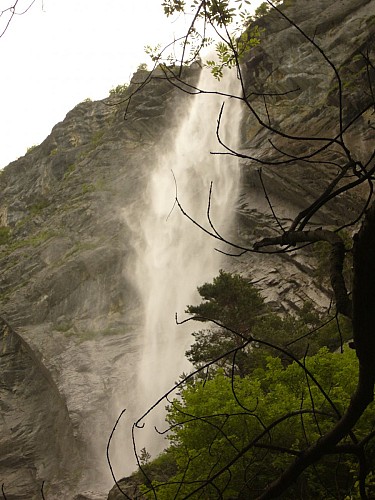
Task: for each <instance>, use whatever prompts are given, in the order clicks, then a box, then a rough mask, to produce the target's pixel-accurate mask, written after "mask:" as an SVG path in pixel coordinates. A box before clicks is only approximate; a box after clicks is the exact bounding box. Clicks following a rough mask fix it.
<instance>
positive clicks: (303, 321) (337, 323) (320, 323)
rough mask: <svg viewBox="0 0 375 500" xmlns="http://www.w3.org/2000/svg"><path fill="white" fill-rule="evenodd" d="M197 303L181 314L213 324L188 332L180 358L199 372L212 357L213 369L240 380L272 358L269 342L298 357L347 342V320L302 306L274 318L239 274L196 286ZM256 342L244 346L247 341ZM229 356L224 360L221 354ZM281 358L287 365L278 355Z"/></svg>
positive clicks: (310, 306)
mask: <svg viewBox="0 0 375 500" xmlns="http://www.w3.org/2000/svg"><path fill="white" fill-rule="evenodd" d="M198 292H199V294H200V295H201V297H202V299H203V302H202V303H201V304H199V305H198V306H188V308H187V312H188V313H189V314H192V315H193V318H194V319H196V320H198V321H209V320H211V321H214V323H211V325H212V324H213V326H210V328H208V329H204V330H199V331H197V332H194V333H193V337H194V343H193V344H192V346H191V348H190V349H189V350H188V351H187V353H186V356H187V358H188V359H189V361H190V362H191V363H192V364H193V365H194V367H195V368H197V369H200V368H202V367H203V366H204V365H206V364H207V363H210V362H211V361H212V360H215V359H217V360H218V361H217V362H216V363H215V365H214V367H211V370H212V369H214V368H215V367H217V366H219V367H221V368H223V370H224V371H225V373H227V374H228V375H229V374H230V373H231V372H232V370H233V369H234V371H235V373H236V374H238V375H240V376H244V375H248V374H250V373H251V372H252V371H253V370H254V369H255V368H257V367H260V366H264V364H265V359H266V357H267V356H269V355H278V354H279V353H278V352H277V351H276V350H275V348H273V347H272V346H273V345H274V344H277V345H278V346H281V347H283V348H285V349H287V348H289V347H291V346H292V352H293V355H294V356H295V357H297V358H302V357H303V356H305V355H306V354H307V353H308V354H309V355H312V354H315V353H316V352H317V351H318V350H319V348H320V347H321V346H323V345H325V346H327V347H328V348H329V349H330V350H335V349H337V348H339V347H340V345H341V344H342V342H343V341H346V340H348V339H349V338H351V328H350V324H349V322H348V321H347V320H346V319H345V318H343V317H340V318H339V319H336V318H323V317H322V316H321V315H319V314H317V312H316V311H315V310H314V309H313V307H312V305H311V304H310V303H308V302H306V303H305V304H304V306H303V307H302V309H301V310H299V311H298V312H297V314H295V315H294V314H284V315H282V316H281V315H280V314H277V313H275V312H274V311H272V310H270V308H269V307H267V306H266V304H265V303H264V300H263V298H262V296H261V295H260V293H259V292H258V290H257V289H256V288H255V286H254V285H253V284H252V283H251V282H250V281H249V280H247V279H245V278H243V277H242V276H240V275H236V274H231V273H226V272H224V271H220V273H219V275H218V276H217V277H215V278H214V279H213V282H212V283H205V284H204V285H202V286H200V287H198ZM250 337H251V338H255V339H258V340H257V341H255V342H251V343H249V344H248V345H246V346H245V347H243V346H244V344H246V343H247V342H248V341H249V339H250ZM227 352H230V353H231V355H230V356H223V355H224V354H225V353H227ZM283 359H284V360H285V362H288V358H287V357H286V356H285V355H284V356H283Z"/></svg>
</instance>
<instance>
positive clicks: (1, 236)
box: [0, 226, 12, 245]
mask: <svg viewBox="0 0 375 500" xmlns="http://www.w3.org/2000/svg"><path fill="white" fill-rule="evenodd" d="M11 234H12V233H11V230H10V227H7V226H0V245H6V244H7V243H9V241H10V239H11Z"/></svg>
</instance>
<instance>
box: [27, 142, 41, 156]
mask: <svg viewBox="0 0 375 500" xmlns="http://www.w3.org/2000/svg"><path fill="white" fill-rule="evenodd" d="M37 147H38V144H33V145H32V146H30V147H29V148H27V149H26V154H27V153H31V152H32V151H34V149H36V148H37Z"/></svg>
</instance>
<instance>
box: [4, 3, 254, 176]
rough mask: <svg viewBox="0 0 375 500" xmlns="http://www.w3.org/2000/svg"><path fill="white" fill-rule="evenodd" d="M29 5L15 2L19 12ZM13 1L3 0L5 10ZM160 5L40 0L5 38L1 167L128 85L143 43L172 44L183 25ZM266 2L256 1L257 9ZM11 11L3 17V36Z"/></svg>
mask: <svg viewBox="0 0 375 500" xmlns="http://www.w3.org/2000/svg"><path fill="white" fill-rule="evenodd" d="M31 1H32V0H18V2H17V6H16V10H17V11H18V12H22V11H23V10H25V9H26V8H27V7H28V6H29V5H30V3H31ZM15 3H16V0H0V12H1V11H2V10H4V9H7V8H8V7H9V6H11V5H14V4H15ZM161 3H162V0H101V1H99V0H35V1H34V3H33V5H32V6H31V7H30V9H29V10H28V11H27V12H26V13H25V14H23V15H15V16H13V18H12V20H11V22H10V24H9V26H8V28H7V30H6V31H5V33H4V34H3V35H2V36H1V37H0V68H1V73H0V74H1V78H0V169H1V168H3V167H5V166H6V165H7V164H8V163H10V162H11V161H13V160H16V159H17V158H19V157H20V156H23V155H24V154H25V153H26V151H27V148H28V147H31V146H33V145H36V144H40V143H41V142H42V141H43V140H44V139H45V138H46V137H47V136H48V134H49V133H50V132H51V129H52V127H53V126H54V125H55V124H56V123H58V122H60V121H62V120H63V119H64V117H65V115H66V114H67V113H68V111H69V110H70V109H72V108H73V107H74V106H75V105H76V104H78V103H79V102H81V101H83V100H84V99H86V98H90V99H92V100H96V99H103V98H105V97H106V96H108V94H109V90H110V89H111V88H113V87H115V86H116V85H118V84H123V83H127V82H129V80H130V78H131V76H132V74H133V73H134V72H135V71H136V69H137V67H138V66H139V64H141V63H148V64H149V65H150V64H151V62H150V59H149V58H148V56H147V55H146V54H145V51H144V47H145V45H151V46H155V45H157V44H158V43H161V45H162V46H163V44H167V43H168V42H170V41H171V40H173V38H174V37H178V36H179V35H181V34H182V33H183V29H184V26H185V25H186V21H184V19H183V18H182V16H179V17H178V18H175V19H173V20H171V19H167V18H166V17H165V16H164V13H163V9H162V7H161ZM259 3H261V0H253V2H252V6H253V7H254V8H255V7H256V6H257V5H259ZM8 19H9V11H7V12H5V13H4V14H3V15H1V16H0V34H1V33H2V31H3V30H4V28H5V26H6V24H7V22H8Z"/></svg>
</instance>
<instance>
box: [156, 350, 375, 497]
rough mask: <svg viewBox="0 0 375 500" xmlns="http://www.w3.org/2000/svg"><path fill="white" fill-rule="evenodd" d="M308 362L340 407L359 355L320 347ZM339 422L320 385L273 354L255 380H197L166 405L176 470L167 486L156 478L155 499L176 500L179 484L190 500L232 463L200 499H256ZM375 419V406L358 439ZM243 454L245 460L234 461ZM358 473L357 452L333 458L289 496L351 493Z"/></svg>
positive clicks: (307, 475) (349, 388)
mask: <svg viewBox="0 0 375 500" xmlns="http://www.w3.org/2000/svg"><path fill="white" fill-rule="evenodd" d="M306 367H307V368H308V370H310V372H311V373H312V374H313V375H314V377H316V379H317V380H319V383H320V384H321V385H322V387H323V388H324V389H325V391H326V392H327V393H329V397H330V398H331V400H332V401H333V403H334V404H335V406H336V408H337V409H338V410H339V411H340V412H342V411H343V410H344V409H345V408H346V407H347V406H348V404H349V402H350V395H351V394H352V392H353V391H354V389H355V383H356V379H357V372H358V368H357V360H356V356H355V353H354V352H353V351H352V350H350V349H347V350H345V351H344V353H343V354H337V353H330V352H328V350H327V349H322V350H321V351H319V352H318V353H317V354H316V355H315V356H313V357H309V358H307V359H306ZM282 417H284V418H282ZM278 419H280V421H279V423H278V424H277V425H274V423H275V422H276V421H277V420H278ZM336 419H337V416H336V413H335V411H334V410H333V408H332V406H331V404H330V403H329V402H328V401H327V399H326V397H325V396H324V394H323V393H322V391H321V390H320V389H319V388H318V386H317V385H316V384H315V383H314V382H313V381H312V380H311V379H310V383H309V384H306V373H305V372H304V370H303V369H301V366H299V365H298V364H297V363H292V364H290V365H288V366H286V367H284V366H283V365H282V363H281V360H280V359H277V358H272V357H269V358H268V359H267V366H266V367H265V368H264V369H263V368H259V369H257V370H256V371H254V372H253V374H252V375H251V377H244V378H239V377H235V378H234V380H233V384H232V381H231V379H230V378H228V377H226V376H225V375H224V374H223V372H221V371H219V372H217V373H216V375H215V377H213V378H212V379H209V380H206V381H204V382H201V381H195V382H194V383H191V384H189V385H188V386H187V387H186V388H185V389H184V390H183V391H182V393H181V396H180V398H179V399H178V400H177V399H176V400H174V401H173V403H172V404H171V405H170V406H169V407H168V416H167V420H168V422H169V424H170V426H171V430H170V434H169V440H170V448H169V449H168V453H170V454H171V455H172V456H173V457H174V459H175V461H176V463H177V466H178V472H177V474H176V475H174V476H173V477H172V478H170V481H168V484H167V485H161V484H160V483H157V482H156V483H154V484H155V486H156V487H157V498H158V500H169V499H170V498H175V494H176V492H177V490H178V489H179V494H178V498H185V496H186V495H188V494H189V493H191V492H192V491H193V490H194V489H195V488H196V487H197V486H199V485H200V484H201V482H204V481H206V480H207V479H211V478H213V476H214V475H215V474H216V473H217V472H218V471H220V470H221V468H222V467H226V466H227V464H231V465H229V467H228V469H227V470H226V471H225V473H224V474H222V475H221V476H218V477H217V478H216V479H213V480H212V484H213V486H212V485H211V486H210V485H208V486H206V487H204V488H203V490H202V491H201V493H202V495H203V496H202V498H208V499H211V498H212V499H216V498H219V497H220V498H225V499H229V498H252V497H253V496H257V494H259V493H260V492H261V491H263V490H264V488H265V487H266V485H267V484H268V483H269V482H270V481H272V480H273V479H274V478H275V477H277V476H278V475H279V474H280V472H281V471H282V470H283V469H285V467H287V466H288V464H289V463H290V462H291V461H293V460H294V458H295V456H294V455H293V453H298V451H299V450H300V449H301V447H302V448H303V447H304V446H305V445H306V443H311V442H314V441H316V440H317V439H319V437H320V435H321V434H320V433H321V432H326V431H328V430H329V429H330V428H332V426H333V425H335V423H336ZM374 419H375V409H374V404H371V405H370V406H369V407H368V409H367V410H366V412H365V414H364V415H363V416H362V418H361V419H360V421H359V422H358V424H357V425H356V428H355V430H354V432H355V434H356V436H357V439H359V440H360V439H361V438H363V437H364V436H366V435H367V434H368V433H369V432H371V430H372V427H373V421H374ZM265 429H267V430H265ZM348 439H349V438H348ZM348 442H350V441H348ZM249 443H253V446H249ZM241 450H242V451H241ZM239 454H241V458H240V459H239V460H235V457H237V456H238V455H239ZM151 465H152V464H151ZM356 476H357V467H356V461H355V458H354V457H352V456H351V455H345V456H344V455H343V456H340V455H330V456H328V457H326V458H325V459H324V460H323V461H322V462H320V463H319V465H317V466H316V468H315V469H311V470H310V469H308V470H307V471H306V472H305V473H304V475H303V476H301V477H300V478H299V479H298V481H297V482H296V483H295V485H294V486H293V487H292V489H291V490H289V491H288V497H287V498H294V497H297V498H304V499H305V498H326V496H325V495H326V489H327V488H328V489H329V488H330V487H331V485H332V484H335V490H336V491H338V492H339V494H340V497H341V498H342V497H343V496H344V495H345V494H348V492H350V489H351V488H352V487H353V485H354V483H355V481H356V480H357V477H356ZM218 490H219V491H220V492H222V494H223V496H222V497H221V496H218ZM349 498H350V497H349Z"/></svg>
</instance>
